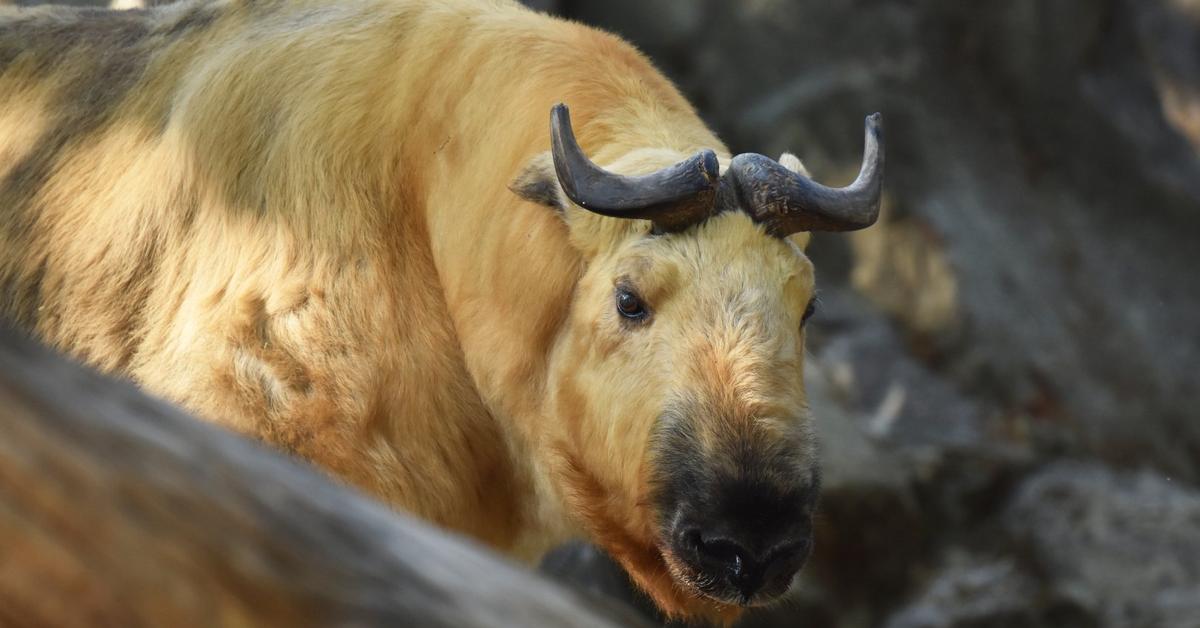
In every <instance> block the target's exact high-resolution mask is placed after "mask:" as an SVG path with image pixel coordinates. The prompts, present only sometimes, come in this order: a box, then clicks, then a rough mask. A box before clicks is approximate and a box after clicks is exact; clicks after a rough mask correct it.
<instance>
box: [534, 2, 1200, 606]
mask: <svg viewBox="0 0 1200 628" xmlns="http://www.w3.org/2000/svg"><path fill="white" fill-rule="evenodd" d="M528 4H530V5H532V6H534V7H536V8H538V9H541V10H545V11H548V12H551V13H554V14H557V15H561V16H565V17H568V18H571V19H575V20H578V21H581V22H584V23H587V24H591V25H594V26H598V27H601V28H603V29H606V30H610V31H613V32H615V33H618V34H620V35H622V36H624V37H625V38H626V39H628V40H630V41H632V42H633V43H634V44H636V45H637V46H638V47H639V48H641V49H642V50H643V51H644V52H645V53H647V54H648V55H649V56H650V57H651V58H652V59H653V60H654V62H655V63H656V64H657V65H658V66H659V68H660V69H662V70H663V71H664V72H665V73H666V74H667V76H669V77H671V78H672V79H673V80H674V81H675V82H676V83H677V84H678V85H679V86H680V87H681V88H682V89H683V91H684V92H685V94H686V95H687V96H688V97H689V98H690V99H691V101H692V102H693V103H694V104H695V105H696V107H697V108H698V109H699V112H700V114H701V116H702V117H703V118H704V120H705V121H706V122H707V123H708V124H709V125H711V126H712V127H713V128H714V129H715V130H716V131H717V132H718V134H719V135H720V136H721V137H722V138H724V139H725V141H726V142H727V143H728V145H729V147H730V149H731V150H732V151H733V152H734V153H739V152H761V153H765V154H768V155H771V156H777V155H778V154H779V153H781V152H783V151H785V150H786V151H792V152H795V153H796V154H797V155H799V156H800V157H801V159H803V160H804V161H805V164H806V165H807V166H808V168H809V170H810V171H812V172H813V174H814V176H815V177H816V178H817V179H818V180H821V181H824V182H827V183H831V184H836V185H842V184H845V183H847V182H849V181H850V180H851V179H853V177H854V175H855V173H856V172H857V169H858V165H859V160H860V157H861V151H862V120H863V116H865V115H866V114H868V113H870V112H872V111H881V112H883V114H884V120H885V124H886V133H887V157H888V173H887V183H886V186H885V190H886V193H887V199H886V204H885V209H884V212H885V213H884V217H883V219H882V220H881V224H879V225H877V226H876V227H874V228H871V229H868V230H866V231H863V232H858V233H854V234H850V235H836V234H833V235H830V234H819V235H818V236H817V237H816V238H815V240H814V243H813V245H812V247H811V250H810V253H811V255H812V257H813V259H814V262H815V263H816V266H817V272H818V285H819V287H820V298H821V308H820V311H819V313H818V314H817V316H816V318H814V320H813V324H812V325H813V327H811V328H810V329H811V330H812V331H811V332H810V337H809V338H810V339H809V351H810V353H811V359H810V363H809V372H808V373H807V381H808V387H809V394H810V397H811V400H812V406H813V409H814V411H815V414H816V417H817V420H818V421H819V429H818V431H819V433H820V436H821V438H822V440H823V445H824V451H823V464H824V468H825V479H826V481H825V486H826V488H825V493H824V495H823V497H822V503H821V508H820V525H819V528H818V531H817V538H816V553H815V555H814V558H813V561H812V562H810V564H809V566H808V567H806V568H805V571H804V573H803V580H802V582H801V583H800V586H799V587H797V589H796V591H795V595H794V596H793V598H792V599H791V600H789V601H787V602H786V603H784V604H782V605H780V606H779V607H777V608H773V609H767V610H764V611H760V612H756V613H754V614H752V615H751V616H750V617H748V618H747V619H746V620H745V621H744V622H743V623H742V624H740V625H741V626H746V627H750V626H755V627H764V626H837V627H846V628H849V627H858V626H887V627H890V628H901V627H903V628H914V627H967V626H970V627H982V626H1046V627H1073V626H1112V627H1117V626H1120V627H1135V626H1172V627H1187V626H1200V488H1198V487H1200V416H1198V414H1200V412H1198V410H1197V408H1200V368H1198V367H1200V278H1197V276H1196V273H1197V271H1198V270H1200V0H1055V1H1054V2H1044V1H1040V0H976V1H972V2H961V1H959V0H739V1H737V2H730V1H728V0H694V1H687V2H682V1H679V0H557V1H556V0H540V1H533V0H531V1H530V2H528ZM543 568H544V569H545V570H548V571H550V572H551V573H554V574H557V575H559V576H561V577H564V578H569V579H571V580H572V581H574V582H576V583H577V584H579V585H580V586H584V587H590V588H593V589H597V590H602V591H606V592H609V593H613V594H616V595H625V596H629V595H630V594H629V593H628V587H627V585H625V584H624V581H623V578H622V576H621V573H620V572H619V570H615V569H614V568H612V567H611V565H608V564H607V563H606V561H605V560H604V559H603V557H602V556H599V555H597V554H596V553H595V551H594V550H592V549H590V548H587V547H580V546H577V547H571V548H565V549H563V550H560V551H559V552H558V553H556V554H555V555H553V556H551V557H550V558H549V559H548V560H547V562H546V564H545V565H544V566H543ZM643 607H645V606H643Z"/></svg>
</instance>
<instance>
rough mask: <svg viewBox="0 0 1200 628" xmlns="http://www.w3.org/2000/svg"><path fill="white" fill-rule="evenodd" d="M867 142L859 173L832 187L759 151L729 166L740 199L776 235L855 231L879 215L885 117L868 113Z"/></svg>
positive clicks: (743, 156) (745, 155)
mask: <svg viewBox="0 0 1200 628" xmlns="http://www.w3.org/2000/svg"><path fill="white" fill-rule="evenodd" d="M866 135H867V138H866V143H865V145H864V148H863V161H862V169H861V170H859V172H858V178H857V179H855V180H854V182H853V183H851V184H850V185H848V186H846V187H844V188H830V187H825V186H824V185H821V184H820V183H817V182H815V181H813V180H812V179H809V178H808V177H805V176H803V175H800V174H797V173H795V172H792V171H791V170H788V169H787V168H785V167H784V166H782V165H780V164H779V162H776V161H775V160H773V159H771V158H769V157H765V156H763V155H756V154H750V153H748V154H743V155H738V156H737V157H734V158H733V161H732V162H730V164H729V172H730V175H731V176H732V178H733V180H734V184H735V185H736V186H737V190H738V194H739V197H740V199H741V202H742V203H743V205H744V206H745V208H746V209H747V210H748V211H749V213H750V215H751V216H752V217H753V218H754V220H755V221H756V222H758V223H760V224H763V225H766V227H767V230H768V231H769V232H770V233H772V234H774V235H777V236H786V235H789V234H793V233H797V232H800V231H854V230H856V229H865V228H866V227H869V226H871V225H872V224H874V223H875V220H876V219H877V218H878V217H879V203H880V199H881V197H882V194H883V118H882V117H881V116H880V115H879V114H878V113H873V114H871V115H869V116H867V121H866Z"/></svg>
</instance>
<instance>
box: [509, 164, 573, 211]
mask: <svg viewBox="0 0 1200 628" xmlns="http://www.w3.org/2000/svg"><path fill="white" fill-rule="evenodd" d="M508 189H510V190H512V191H513V193H514V194H516V195H517V196H520V197H521V198H523V199H525V200H527V201H529V202H531V203H537V204H539V205H545V206H546V207H549V208H551V209H554V210H555V211H557V212H558V213H560V214H562V213H563V212H565V211H566V209H567V200H566V198H565V197H564V195H563V193H562V188H561V187H559V185H558V175H557V174H555V172H554V158H553V157H552V156H551V155H550V151H546V152H544V153H541V154H539V155H538V156H536V157H534V158H533V159H531V160H529V163H528V164H526V166H525V169H524V170H522V171H521V174H518V175H517V177H516V178H515V179H513V180H512V183H509V184H508Z"/></svg>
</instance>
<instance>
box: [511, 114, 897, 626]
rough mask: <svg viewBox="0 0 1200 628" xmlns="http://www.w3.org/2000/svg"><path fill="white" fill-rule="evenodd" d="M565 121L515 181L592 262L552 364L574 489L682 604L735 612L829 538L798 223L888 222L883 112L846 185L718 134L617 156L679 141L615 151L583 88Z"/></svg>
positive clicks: (650, 582) (592, 527) (607, 543)
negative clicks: (683, 149) (597, 132)
mask: <svg viewBox="0 0 1200 628" xmlns="http://www.w3.org/2000/svg"><path fill="white" fill-rule="evenodd" d="M551 139H552V150H551V152H550V153H549V154H547V155H543V156H542V157H540V158H538V159H535V160H534V162H533V163H532V164H530V166H529V167H528V168H527V169H526V170H525V172H524V173H523V174H522V175H521V176H520V177H518V179H517V180H516V181H514V183H513V186H512V187H513V189H514V191H516V192H517V193H518V194H521V195H522V196H524V197H526V198H528V199H531V200H538V201H541V202H544V203H546V204H549V205H554V206H556V207H557V208H558V209H559V210H560V211H561V212H562V215H563V218H564V220H565V221H566V223H567V225H568V228H569V231H570V237H571V241H572V242H573V244H574V245H575V246H576V247H577V248H578V249H579V250H580V252H581V253H582V255H583V257H584V259H585V261H586V269H585V270H584V271H583V274H582V277H581V278H580V280H579V283H578V285H577V287H576V292H575V296H574V301H573V303H572V306H571V309H570V313H569V315H568V319H567V321H566V328H565V331H564V332H563V334H562V335H561V336H560V339H559V342H558V343H557V345H556V348H555V350H554V354H553V355H552V356H551V369H550V375H549V379H548V382H547V394H548V395H549V398H550V406H549V407H550V412H549V414H550V416H552V417H553V419H554V420H553V423H554V426H553V427H552V428H547V429H548V433H547V435H546V437H545V441H546V442H545V443H544V445H545V447H544V448H545V449H552V450H553V451H554V452H555V453H554V455H553V456H552V458H553V461H551V462H548V463H547V466H548V467H549V468H550V469H551V471H552V476H553V483H554V484H555V489H556V490H557V491H558V493H559V494H560V495H561V496H562V498H563V500H564V502H565V503H566V504H567V506H568V508H569V510H570V511H571V514H572V515H573V516H574V517H575V518H576V520H577V521H578V522H579V523H580V524H581V525H582V526H583V527H584V528H585V529H586V530H587V531H588V532H589V533H590V534H591V536H592V539H593V540H594V541H596V542H597V543H599V544H600V545H601V546H603V547H604V549H605V550H607V551H608V552H609V553H610V554H611V555H612V556H613V557H614V558H616V559H617V560H618V562H620V563H621V564H622V566H623V567H624V568H625V569H626V570H627V571H628V572H629V574H630V575H631V576H632V578H633V580H634V581H635V582H637V584H638V585H640V586H641V587H642V588H643V589H644V590H646V592H648V593H649V594H650V595H651V597H653V598H654V600H655V601H656V602H657V603H658V605H659V607H660V608H662V609H663V610H664V611H665V612H666V613H667V614H669V615H676V616H680V615H682V616H701V617H709V618H713V619H727V620H728V619H731V618H733V617H735V616H736V615H737V613H738V612H739V610H740V609H741V608H742V607H745V606H754V605H759V604H763V603H767V602H769V601H771V600H774V599H777V598H778V597H779V596H781V595H782V594H783V593H784V592H785V591H787V589H788V588H789V586H790V584H791V582H792V579H793V577H794V576H795V575H796V573H797V572H798V571H799V570H800V568H801V567H802V566H803V565H804V563H805V561H806V560H807V558H808V556H809V553H810V550H811V547H812V516H813V510H814V508H815V506H816V502H817V496H818V492H819V489H820V473H819V470H818V467H817V456H816V448H815V443H814V435H813V433H812V425H811V423H812V422H811V418H810V416H809V411H808V404H807V400H806V397H805V391H804V382H803V361H804V325H805V322H806V321H807V320H808V317H809V316H810V315H811V314H812V313H813V304H814V303H813V297H814V279H813V268H812V263H811V262H810V261H809V260H808V258H807V257H806V256H805V255H804V252H803V248H802V242H803V241H806V238H807V236H806V235H800V236H799V237H795V236H794V234H804V233H805V232H809V231H814V230H837V231H845V230H852V229H862V228H864V227H867V226H869V225H871V224H872V223H873V222H874V221H875V219H876V217H877V216H878V212H879V202H880V194H881V187H882V179H883V153H882V151H881V150H880V147H879V142H880V122H879V117H878V114H875V115H872V116H871V117H869V118H868V119H867V140H866V149H865V155H864V162H863V167H862V170H861V172H860V174H859V177H858V179H857V180H855V182H854V183H852V184H851V185H850V186H848V187H846V188H841V189H832V188H828V187H825V186H822V185H820V184H817V183H815V182H813V181H811V180H810V179H808V178H807V176H805V173H804V171H803V167H802V166H801V165H800V162H799V160H797V159H795V157H792V156H790V155H785V156H784V157H783V158H782V159H781V161H780V162H776V161H774V160H771V159H768V158H766V157H764V156H762V155H755V154H744V155H738V156H736V157H734V158H733V159H732V160H731V161H730V162H729V164H728V167H727V168H726V171H725V173H724V174H723V175H719V174H718V169H719V165H718V162H717V158H716V156H715V154H714V153H713V152H711V151H704V152H701V153H698V154H697V155H695V156H693V157H691V158H690V159H687V160H685V161H682V162H680V163H677V164H675V165H673V166H669V167H667V168H665V169H659V170H657V171H653V172H650V173H649V174H643V175H640V176H625V175H620V174H615V173H614V172H612V171H610V170H613V171H624V172H639V171H640V172H645V171H646V170H647V169H648V168H649V167H653V166H652V164H659V165H661V164H662V163H663V159H662V157H663V156H662V154H661V151H649V152H646V151H635V152H634V153H632V154H630V155H627V156H626V157H624V158H622V160H621V161H619V162H618V163H614V164H610V165H609V168H610V170H606V169H602V168H600V167H598V166H596V165H595V164H593V163H592V162H591V161H590V160H589V159H588V158H587V157H586V156H585V155H584V154H583V152H582V150H581V149H580V147H579V145H578V143H577V142H576V140H575V137H574V133H573V131H572V129H571V123H570V118H569V115H568V113H567V110H566V107H564V106H563V105H558V106H557V107H555V108H554V110H553V113H552V117H551ZM655 153H657V154H655ZM612 218H627V219H637V220H612ZM647 221H648V222H647Z"/></svg>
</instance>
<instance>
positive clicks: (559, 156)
mask: <svg viewBox="0 0 1200 628" xmlns="http://www.w3.org/2000/svg"><path fill="white" fill-rule="evenodd" d="M550 141H551V149H552V154H553V155H554V171H555V173H556V174H557V175H558V182H559V184H560V185H562V189H563V192H565V193H566V195H567V198H569V199H571V201H572V202H574V203H575V204H576V205H579V206H580V207H583V208H584V209H587V210H588V211H592V212H595V213H597V214H602V215H604V216H613V217H615V218H640V219H643V220H649V221H652V222H653V223H654V226H655V229H656V230H659V231H679V230H682V229H685V228H687V227H688V226H689V225H693V224H695V223H697V222H700V221H702V220H704V219H705V218H707V217H708V216H709V215H710V214H711V213H712V210H713V201H714V198H715V195H716V187H717V183H718V181H719V179H718V173H719V165H718V164H717V156H716V154H715V153H713V151H711V150H704V151H701V152H699V153H696V154H695V155H693V156H691V157H689V158H688V159H687V160H685V161H681V162H679V163H677V164H675V165H673V166H669V167H667V168H663V169H662V170H658V171H656V172H651V173H650V174H645V175H641V176H626V175H621V174H616V173H613V172H608V171H607V170H604V169H603V168H601V167H599V166H597V165H596V164H594V163H592V161H591V160H590V159H588V158H587V156H586V155H584V154H583V150H582V149H581V148H580V147H579V143H578V142H577V141H575V132H574V131H573V130H572V129H571V114H570V112H569V111H568V110H567V106H566V105H563V104H558V105H555V106H554V108H553V109H552V110H551V111H550Z"/></svg>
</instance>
